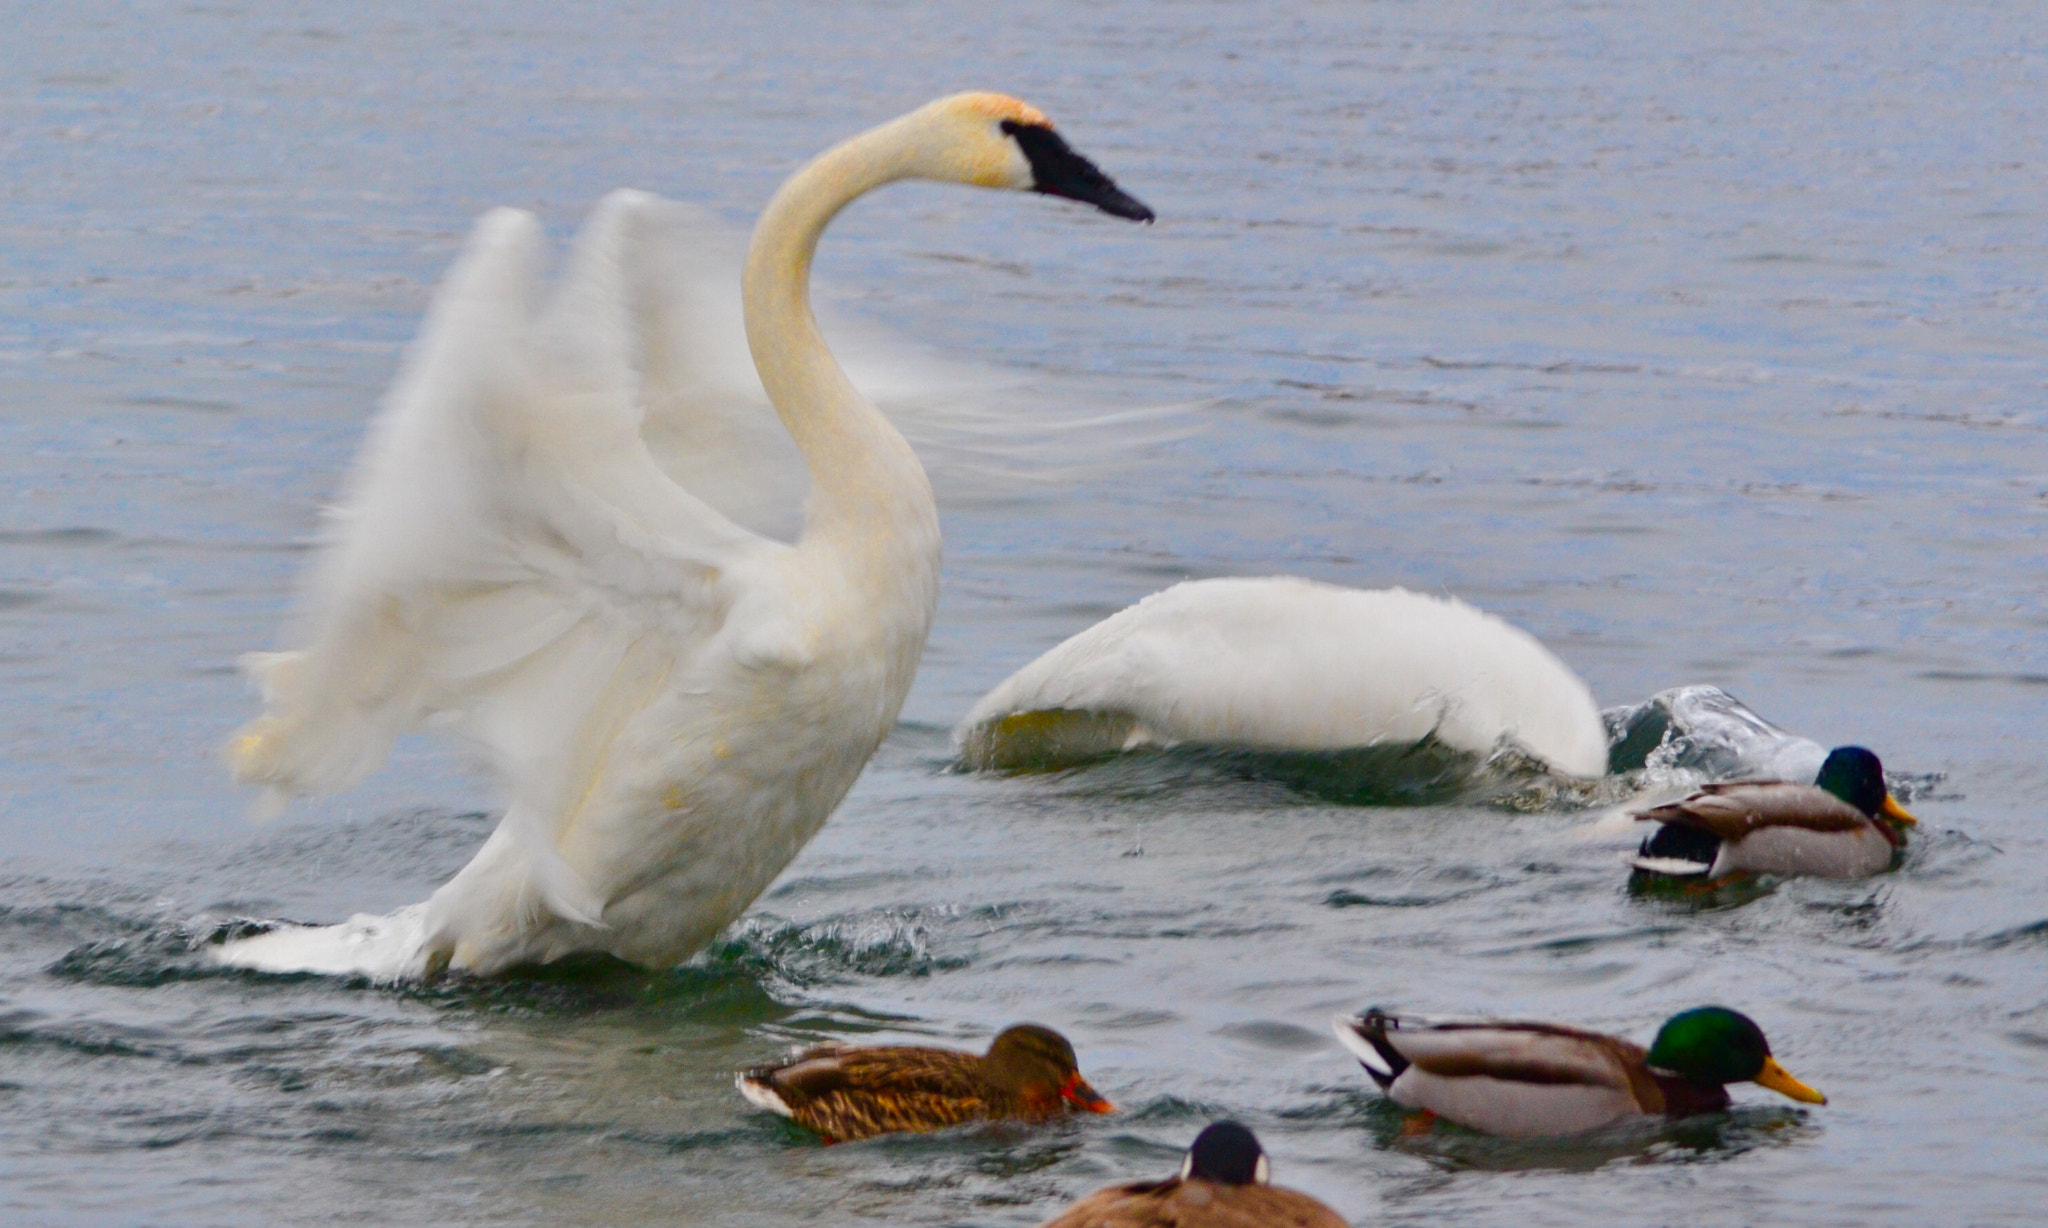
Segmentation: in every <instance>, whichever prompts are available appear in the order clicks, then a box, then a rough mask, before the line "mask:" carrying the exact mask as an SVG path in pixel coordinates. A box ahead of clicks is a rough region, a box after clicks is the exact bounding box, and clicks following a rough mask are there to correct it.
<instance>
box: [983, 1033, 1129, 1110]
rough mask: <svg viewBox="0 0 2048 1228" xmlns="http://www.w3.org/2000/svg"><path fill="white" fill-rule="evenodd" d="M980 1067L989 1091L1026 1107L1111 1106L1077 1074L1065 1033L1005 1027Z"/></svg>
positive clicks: (1024, 1108)
mask: <svg viewBox="0 0 2048 1228" xmlns="http://www.w3.org/2000/svg"><path fill="white" fill-rule="evenodd" d="M982 1072H983V1077H984V1078H985V1079H987V1080H988V1083H989V1090H990V1092H991V1094H992V1096H993V1097H995V1098H997V1099H1000V1100H1006V1101H1008V1102H1009V1103H1011V1104H1014V1105H1016V1106H1017V1107H1018V1108H1019V1109H1022V1110H1023V1111H1025V1112H1028V1113H1035V1114H1045V1115H1048V1116H1049V1115H1051V1114H1054V1113H1057V1112H1059V1111H1061V1110H1062V1109H1066V1108H1069V1107H1071V1108H1076V1109H1084V1110H1086V1111H1088V1112H1090V1113H1113V1112H1115V1111H1116V1106H1115V1105H1113V1104H1111V1103H1110V1102H1109V1101H1107V1100H1104V1099H1103V1098H1102V1096H1101V1094H1100V1093H1098V1092H1097V1091H1096V1090H1095V1089H1094V1088H1092V1087H1090V1086H1088V1080H1086V1079H1084V1078H1082V1077H1081V1068H1080V1064H1079V1063H1078V1062H1077V1061H1076V1060H1075V1058H1074V1046H1072V1045H1070V1044H1068V1043H1067V1038H1066V1037H1064V1036H1061V1035H1060V1034H1059V1033H1058V1032H1055V1031H1053V1030H1052V1029H1051V1028H1044V1027H1040V1026H1038V1025H1037V1024H1035V1023H1020V1024H1017V1025H1016V1026H1015V1027H1011V1028H1005V1029H1004V1030H1003V1032H1002V1034H1001V1035H999V1036H997V1037H996V1038H995V1041H994V1042H993V1043H991V1044H990V1045H989V1047H988V1056H986V1057H984V1058H983V1059H982Z"/></svg>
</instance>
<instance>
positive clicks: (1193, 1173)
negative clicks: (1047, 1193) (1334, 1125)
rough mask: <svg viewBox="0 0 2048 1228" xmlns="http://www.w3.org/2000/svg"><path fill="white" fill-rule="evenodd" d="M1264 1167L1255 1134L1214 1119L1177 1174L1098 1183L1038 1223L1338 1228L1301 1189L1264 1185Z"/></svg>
mask: <svg viewBox="0 0 2048 1228" xmlns="http://www.w3.org/2000/svg"><path fill="white" fill-rule="evenodd" d="M1269 1168H1270V1166H1269V1165H1268V1164H1267V1163H1266V1152H1265V1149H1264V1148H1262V1147H1260V1146H1259V1140H1258V1137H1257V1136H1256V1135H1254V1134H1253V1133H1252V1132H1251V1131H1250V1130H1248V1129H1246V1128H1245V1127H1243V1126H1241V1125H1239V1124H1237V1123H1236V1122H1234V1121H1219V1122H1215V1123H1213V1124H1211V1125H1210V1126H1209V1127H1208V1128H1207V1129H1205V1130H1203V1131H1202V1132H1201V1133H1200V1134H1198V1135H1196V1136H1195V1143H1194V1146H1192V1147H1189V1148H1188V1154H1187V1158H1186V1159H1184V1160H1182V1161H1181V1165H1180V1172H1179V1173H1177V1174H1175V1175H1174V1176H1171V1177H1168V1178H1167V1179H1166V1180H1164V1181H1139V1182H1135V1183H1133V1184H1131V1185H1112V1186H1110V1187H1109V1188H1108V1189H1104V1190H1097V1191H1096V1192H1095V1193H1093V1194H1090V1195H1089V1196H1088V1197H1086V1198H1083V1199H1082V1200H1081V1201H1079V1202H1077V1203H1075V1204H1074V1205H1073V1206H1071V1207H1068V1208H1067V1209H1066V1211H1065V1212H1064V1213H1062V1214H1060V1215H1059V1216H1057V1217H1055V1218H1053V1219H1050V1220H1048V1221H1046V1223H1045V1225H1044V1228H1345V1225H1344V1220H1343V1219H1342V1217H1340V1216H1339V1215H1338V1214H1337V1213H1336V1212H1335V1211H1332V1210H1330V1208H1328V1207H1326V1206H1324V1205H1323V1204H1322V1203H1320V1202H1317V1201H1316V1200H1315V1199H1313V1198H1310V1197H1309V1196H1308V1195H1306V1194H1301V1193H1296V1192H1295V1191H1293V1190H1283V1189H1281V1188H1279V1187H1278V1186H1274V1185H1269V1184H1267V1172H1268V1169H1269Z"/></svg>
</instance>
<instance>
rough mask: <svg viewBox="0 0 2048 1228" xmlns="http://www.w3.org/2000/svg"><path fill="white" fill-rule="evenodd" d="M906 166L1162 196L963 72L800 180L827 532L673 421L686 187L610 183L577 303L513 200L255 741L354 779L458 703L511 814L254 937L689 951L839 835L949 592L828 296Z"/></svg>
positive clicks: (764, 248) (236, 754) (807, 368)
mask: <svg viewBox="0 0 2048 1228" xmlns="http://www.w3.org/2000/svg"><path fill="white" fill-rule="evenodd" d="M899 179H931V180H941V181H950V182H955V183H965V184H972V185H976V186H981V187H994V188H1012V189H1019V190H1034V191H1038V192H1043V193H1047V194H1051V195H1059V196H1066V197H1070V198H1073V199H1078V200H1083V201H1087V202H1088V203H1092V204H1095V205H1096V206H1097V207H1099V208H1102V209H1103V210H1105V211H1107V212H1110V213H1114V214H1117V215H1119V216H1123V217H1129V218H1134V219H1142V220H1150V217H1151V214H1150V211H1149V210H1146V209H1145V208H1144V206H1143V205H1140V204H1138V203H1137V202H1136V201H1134V200H1132V199H1131V198H1129V197H1128V196H1125V195H1124V194H1123V193H1122V192H1120V191H1118V190H1117V188H1116V186H1115V185H1114V184H1113V183H1111V182H1110V181H1109V180H1108V179H1107V178H1106V177H1105V176H1103V175H1102V173H1101V172H1100V171H1098V170H1096V169H1095V167H1094V166H1093V165H1092V164H1090V163H1088V162H1087V161H1086V160H1085V159H1083V158H1081V157H1080V156H1079V155H1077V154H1075V153H1073V152H1072V151H1071V150H1070V149H1068V148H1067V146H1066V144H1065V143H1064V142H1063V141H1062V140H1061V139H1060V138H1059V137H1058V136H1057V135H1055V134H1054V133H1053V132H1052V129H1051V127H1050V125H1049V124H1048V123H1047V121H1046V120H1045V118H1044V117H1043V116H1042V115H1040V114H1039V113H1038V112H1036V111H1034V110H1032V109H1031V108H1030V107H1028V106H1026V105H1024V104H1023V103H1020V102H1017V101H1016V100H1014V99H1010V98H1006V97H1003V96H1001V95H995V94H964V95H959V96H956V97H952V98H947V99H941V100H940V101H938V102H934V103H932V104H930V105H928V106H926V107H923V108H921V109H919V110H917V111H914V112H912V113H910V114H909V115H906V116H904V117H902V118H900V119H898V120H895V121H893V122H891V123H888V124H884V125H882V126H881V127H878V128H875V129H872V130H870V131H868V132H866V133H864V134H862V135H860V136H857V137H854V138H853V139H851V140H849V141H847V142H845V143H844V144H841V145H839V146H837V147H836V148H834V149H832V150H830V151H828V152H826V153H824V154H823V155H821V156H819V157H818V158H817V159H816V160H814V161H813V162H811V163H810V164H809V165H808V166H806V167H804V168H803V169H802V170H801V171H799V172H798V173H797V174H796V175H794V176H793V177H792V178H791V179H790V180H789V181H788V182H787V183H786V184H784V185H783V187H782V189H781V190H780V191H779V192H777V193H776V195H775V198H774V199H773V200H772V201H771V202H770V203H769V205H768V208H767V210H766V211H765V212H764V213H763V215H762V217H761V221H760V223H759V225H758V227H757V228H756V229H755V232H754V237H753V240H752V244H751V246H750V247H749V250H748V255H747V261H746V269H745V274H744V286H743V296H744V307H745V316H746V329H747V341H748V346H749V348H750V349H751V350H752V352H753V356H754V361H755V365H756V367H757V368H758V371H759V374H760V377H761V381H762V384H763V386H764V387H765V389H766V391H767V394H768V397H769V400H770V401H772V402H773V404H774V406H775V409H776V412H777V413H778V414H779V415H780V417H781V419H782V423H783V425H784V427H785V428H786V429H787V430H788V432H789V434H790V437H791V439H792V440H793V442H794V443H795V445H796V448H797V450H798V451H799V452H800V453H802V455H803V459H804V463H805V465H806V467H807V469H808V470H809V475H810V484H811V495H810V500H809V503H808V504H807V505H806V508H805V518H804V525H803V530H802V533H801V534H800V535H799V536H798V537H797V539H796V540H795V542H794V543H793V544H791V543H784V542H780V541H775V540H771V539H769V538H766V537H762V536H760V535H757V534H755V533H753V532H751V531H749V530H747V529H745V528H742V527H741V526H739V525H738V524H735V523H734V522H733V521H731V520H730V519H728V518H727V517H726V516H724V515H723V514H721V513H720V512H719V511H717V510H716V509H715V508H714V507H713V506H712V505H711V504H710V503H708V502H706V501H705V499H703V498H700V497H699V496H698V495H696V494H694V493H692V491H691V490H690V489H688V488H687V487H686V486H685V485H682V484H679V482H678V481H677V480H675V479H674V478H673V477H672V476H671V474H672V473H676V472H685V471H687V469H688V466H686V465H677V464H674V463H667V462H665V461H664V459H663V457H662V456H661V455H659V454H657V452H656V451H654V450H652V449H651V448H650V440H669V441H673V440H676V439H688V438H691V437H692V431H691V426H692V421H691V419H692V416H693V414H697V413H699V412H700V407H699V406H696V405H693V403H692V384H691V378H690V372H689V371H688V370H687V369H686V367H687V363H686V361H685V353H686V351H685V348H684V347H680V346H678V345H676V344H674V340H673V330H675V329H677V328H678V327H683V326H686V324H687V322H686V321H682V320H678V319H675V318H672V317H673V316H674V315H675V307H674V303H673V302H672V301H671V300H670V299H669V298H666V297H665V296H664V289H665V287H664V286H663V285H662V282H661V277H662V264H661V261H660V260H659V259H656V258H655V257H656V256H657V255H658V252H657V251H656V247H657V244H656V238H657V237H658V232H659V231H660V228H661V226H662V224H663V210H664V208H666V206H664V205H663V203H662V202H659V201H657V200H655V199H654V198H652V197H648V196H645V195H643V194H640V193H630V192H621V193H616V194H614V195H613V196H611V197H609V198H607V199H606V200H605V201H604V203H603V204H602V205H600V206H599V208H598V210H597V211H596V213H595V214H594V215H593V217H592V218H591V220H590V221H589V223H588V224H587V225H586V227H585V230H584V232H583V234H582V235H581V236H580V237H579V239H578V241H577V245H576V249H575V252H574V254H573V256H572V257H571V260H570V264H569V268H568V270H567V272H566V274H565V275H564V277H563V279H562V282H561V284H560V286H559V287H558V288H557V290H556V291H555V293H554V295H553V299H552V301H551V303H549V304H548V305H547V307H546V308H545V309H538V308H537V307H536V305H535V303H534V302H533V299H534V296H535V290H534V285H533V281H534V265H535V263H536V260H537V257H538V255H539V248H540V232H539V227H538V224H537V223H536V221H535V220H534V218H533V217H531V216H530V215H528V214H525V213H520V212H517V211H514V210H509V209H501V210H498V211H495V212H493V213H491V214H489V215H487V216H486V217H485V218H484V219H483V220H482V221H481V222H480V223H479V224H478V226H477V228H476V232H475V233H474V235H473V236H472V237H471V239H470V242H469V245H468V248H467V250H466V251H465V252H464V253H463V255H462V257H461V258H460V259H459V260H458V261H457V262H456V265H455V267H454V269H453V270H452V271H451V272H450V274H449V276H448V278H447V280H446V282H445V283H444V284H443V286H442V287H441V289H440V291H439V292H438V293H437V295H436V297H435V301H434V305H433V307H432V309H431V311H430V312H429V315H428V318H427V321H426V324H425V326H424V329H423V331H422V335H421V338H420V340H419V342H418V343H417V345H416V348H415V349H414V351H413V353H412V354H411V355H410V357H409V359H408V361H407V365H406V369H405V371H404V373H403V374H402V375H401V377H400V379H399V381H398V383H397V385H396V386H395V388H394V389H393V392H392V394H391V396H390V398H389V400H388V402H387V404H386V406H385V408H384V410H383V412H382V414H381V415H380V417H379V419H378V420H377V422H376V424H375V425H374V427H373V428H372V431H371V434H370V438H369V440H368V442H367V443H366V445H365V447H364V450H363V453H362V455H361V457H360V458H359V459H358V461H357V464H356V468H355V472H354V476H353V479H352V484H351V488H350V491H349V495H348V498H347V500H346V501H345V504H344V506H343V508H342V510H341V511H340V512H339V513H338V516H337V521H336V526H335V528H336V533H335V540H334V541H333V543H332V545H330V546H329V547H328V549H327V550H326V551H325V553H324V554H323V556H322V559H321V563H320V566H319V570H318V571H317V572H316V575H315V577H314V583H313V586H312V591H311V594H310V600H309V602H308V610H307V615H306V619H305V623H304V625H303V626H302V627H301V628H300V630H299V638H300V639H301V640H302V642H303V643H304V644H305V647H304V648H302V649H300V650H298V651H294V652H287V653H275V654H266V655H263V656H260V657H258V658H255V659H254V660H253V661H252V667H253V670H254V672H255V673H256V674H257V676H258V678H259V679H260V681H261V683H262V685H263V690H264V695H265V702H266V709H265V712H264V714H263V715H262V716H261V717H259V718H258V719H257V720H255V721H254V722H252V723H251V724H250V725H249V726H248V727H247V728H246V729H244V730H243V731H242V732H241V733H240V734H239V735H238V736H237V737H236V738H235V740H234V741H233V743H232V744H231V745H230V747H229V758H230V761H231V763H232V766H233V767H234V770H235V772H236V774H237V776H238V777H239V778H241V779H242V780H244V781H246V782H250V783H254V784H259V785H263V786H265V787H267V788H268V789H270V790H272V791H274V792H277V793H280V794H285V795H289V794H293V793H306V792H325V791H330V790H334V789H339V788H344V787H346V786H348V785H350V784H352V783H353V782H355V781H356V780H357V779H359V778H361V777H362V776H363V775H364V774H365V773H367V772H368V771H370V770H371V769H372V768H374V767H375V766H376V765H377V764H378V763H379V762H380V761H381V760H382V759H383V757H384V755H385V754H386V752H387V751H388V749H389V747H390V745H391V741H392V739H393V738H394V737H395V736H396V735H397V734H399V733H401V732H404V731H406V730H410V729H416V728H421V727H432V728H436V729H445V730H448V731H450V732H452V733H454V734H456V735H457V736H458V737H460V738H462V739H463V740H465V741H466V742H468V743H469V744H471V745H473V746H475V747H477V748H479V749H480V750H481V752H482V754H483V757H484V759H485V761H486V763H487V764H488V766H489V767H490V768H491V770H492V772H493V774H494V776H495V777H496V778H497V780H498V781H499V782H500V783H501V784H502V786H503V787H504V789H505V792H506V795H507V796H506V803H507V809H506V813H505V816H504V818H503V820H502V821H501V822H500V823H499V825H498V827H497V829H496V830H495V831H494V832H493V833H492V834H491V837H490V839H489V840H488V841H486V843H485V844H484V846H483V848H482V849H481V850H479V851H478V852H477V854H476V856H475V858H474V859H473V860H472V861H471V862H470V863H469V864H468V865H467V866H466V867H464V868H463V869H462V871H461V872H460V873H458V874H457V875H456V876H455V877H454V878H453V879H452V880H450V881H449V882H448V883H447V884H446V885H445V886H443V887H442V888H441V889H440V890H438V891H436V892H435V893H434V895H433V897H432V899H430V900H429V901H427V903H426V904H425V905H424V906H423V907H415V908H413V909H409V910H402V911H401V912H400V913H398V914H394V915H393V916H392V917H389V918H358V919H357V920H356V921H354V922H351V923H350V924H348V925H343V926H330V927H318V928H308V927H297V926H288V927H283V928H281V929H278V930H274V931H271V932H270V933H267V934H264V935H260V936H257V937H255V938H251V939H247V940H244V941H241V942H237V943H231V944H229V945H227V946H226V947H224V948H222V951H221V955H220V958H221V959H222V961H223V962H226V963H229V964H232V965H237V966H243V967H253V968H263V969H271V970H280V971H283V970H300V969H306V970H316V971H327V972H350V971H353V972H357V973H359V974H362V975H369V976H373V977H378V978H387V979H391V978H399V977H408V976H418V975H425V974H431V973H434V972H437V971H439V970H442V969H447V968H452V969H455V970H458V971H464V972H469V973H475V974H490V973H495V972H499V971H502V970H504V969H506V968H509V967H512V966H514V965H518V964H525V963H535V962H545V961H548V960H552V959H556V958H559V957H562V956H564V955H569V954H574V953H579V952H606V953H609V954H612V955H616V956H619V957H621V958H624V959H627V960H631V961H633V962H636V963H640V964H645V965H650V966H663V965H668V964H673V963H675V962H677V961H679V960H681V959H684V958H686V957H687V956H689V955H690V954H691V953H692V952H694V951H696V950H697V949H698V948H700V947H701V946H703V945H704V944H705V943H706V942H707V941H709V940H710V939H711V938H712V937H713V936H714V935H715V934H716V933H717V932H718V931H719V930H720V929H721V928H723V927H724V926H725V925H727V924H728V923H729V922H731V921H732V920H734V919H735V918H736V917H738V916H739V914H740V913H741V912H742V911H743V910H744V909H745V908H746V907H747V905H748V904H749V903H751V902H752V901H753V900H754V898H755V897H756V896H757V895H759V894H760V892H761V891H762V890H763V889H765V888H766V887H767V885H768V883H769V882H770V881H771V880H772V879H773V878H774V877H775V875H776V874H777V873H779V872H780V871H781V869H782V867H783V866H785V865H787V864H788V863H789V861H790V859H791V858H792V857H794V856H795V855H796V853H797V851H798V850H799V849H801V848H802V847H803V845H804V843H805V842H806V841H808V840H809V839H810V838H811V836H812V835H813V834H815V833H816V831H817V830H818V828H819V826H820V825H822V824H823V823H824V821H825V819H826V817H827V816H828V815H829V814H831V812H832V810H833V808H834V807H835V806H837V805H838V803H839V800H840V799H841V798H842V797H843V796H845V794H846V791H847V790H848V789H849V788H850V787H851V786H852V784H853V781H854V779H855V777H857V776H858V775H859V773H860V771H861V768H862V767H863V766H864V765H865V764H866V762H867V760H868V757H869V756H870V755H871V754H872V753H873V752H874V750H875V748H876V746H878V745H879V744H880V742H881V740H882V738H883V737H884V736H885V735H886V734H887V733H888V731H889V729H890V728H891V726H892V725H893V724H894V723H895V720H896V714H897V712H898V710H899V709H900V708H901V706H902V704H903V698H904V695H905V693H906V692H907V691H908V689H909V687H910V683H911V679H912V676H913V675H914V674H915V672H916V669H917V663H918V658H919V656H920V654H921V653H922V651H923V649H924V642H925V637H926V634H927V632H928V630H929V628H930V626H931V619H932V612H933V608H934V605H935V602H936V599H937V592H938V573H939V527H938V518H937V512H936V509H935V507H934V505H933V501H932V493H931V487H930V484H929V483H928V482H927V481H926V479H925V474H924V471H923V469H922V468H921V467H920V465H919V464H918V461H917V458H916V456H915V455H913V454H912V452H911V450H910V447H909V445H908V444H906V443H905V442H904V441H903V438H902V436H901V435H899V434H898V433H897V432H896V431H895V429H894V428H893V427H891V426H890V424H889V422H888V421H887V420H886V419H885V418H884V417H883V416H882V415H881V414H880V413H879V412H877V411H876V410H875V409H874V407H873V406H872V405H870V404H869V403H868V402H867V401H866V400H865V399H864V398H863V397H862V396H861V395H860V393H859V392H857V391H856V390H855V389H854V388H853V386H852V384H851V383H850V382H849V381H848V380H847V378H846V376H845V374H844V373H843V371H842V370H841V368H840V367H839V365H838V364H837V363H836V362H835V361H834V359H833V357H832V355H831V353H830V352H829V351H828V350H827V349H826V347H825V344H824V340H823V338H822V337H821V336H820V334H819V332H818V328H817V324H816V321H815V319H814V318H813V316H812V313H811V307H810V298H809V280H810V266H811V260H812V255H813V253H814V252H815V250H816V246H817V242H818V238H819V236H820V234H821V233H822V232H823V231H824V229H825V226H826V224H827V223H828V222H830V221H831V219H832V218H833V216H834V215H835V214H837V213H838V212H839V210H840V209H842V208H843V207H844V206H845V205H846V204H848V203H849V202H850V201H852V200H854V199H855V198H856V197H858V196H860V195H861V194H863V193H865V192H867V191H870V190H872V189H874V188H877V187H880V186H882V185H884V184H887V183H890V182H893V181H895V180H899ZM698 434H699V435H701V434H702V432H698Z"/></svg>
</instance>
